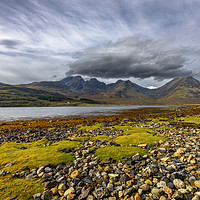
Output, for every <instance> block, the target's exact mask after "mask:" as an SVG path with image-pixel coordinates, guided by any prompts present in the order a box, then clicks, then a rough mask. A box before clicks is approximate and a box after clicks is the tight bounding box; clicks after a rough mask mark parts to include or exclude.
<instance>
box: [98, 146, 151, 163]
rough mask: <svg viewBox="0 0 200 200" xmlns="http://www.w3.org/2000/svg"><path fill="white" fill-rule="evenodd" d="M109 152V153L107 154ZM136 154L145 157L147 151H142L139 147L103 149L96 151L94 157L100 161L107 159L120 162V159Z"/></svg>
mask: <svg viewBox="0 0 200 200" xmlns="http://www.w3.org/2000/svg"><path fill="white" fill-rule="evenodd" d="M108 152H109V153H108ZM136 153H140V155H145V154H147V153H148V150H146V149H142V148H139V147H116V146H110V147H104V148H100V149H97V150H96V152H95V155H96V156H98V157H100V159H101V160H108V158H109V157H111V158H112V159H115V160H117V161H118V160H120V159H121V158H122V157H126V158H128V157H130V156H133V155H135V154H136Z"/></svg>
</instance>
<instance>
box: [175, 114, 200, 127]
mask: <svg viewBox="0 0 200 200" xmlns="http://www.w3.org/2000/svg"><path fill="white" fill-rule="evenodd" d="M175 121H183V122H186V123H196V124H198V125H199V124H200V115H194V116H186V117H181V118H177V119H176V120H175Z"/></svg>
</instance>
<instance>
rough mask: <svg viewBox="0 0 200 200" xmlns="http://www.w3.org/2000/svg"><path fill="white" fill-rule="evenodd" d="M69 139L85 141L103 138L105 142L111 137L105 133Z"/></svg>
mask: <svg viewBox="0 0 200 200" xmlns="http://www.w3.org/2000/svg"><path fill="white" fill-rule="evenodd" d="M69 139H71V140H73V141H86V140H91V141H96V140H100V141H102V140H104V141H105V142H108V141H111V140H112V138H111V137H108V136H106V135H98V136H94V137H92V136H91V137H88V136H86V137H70V138H69Z"/></svg>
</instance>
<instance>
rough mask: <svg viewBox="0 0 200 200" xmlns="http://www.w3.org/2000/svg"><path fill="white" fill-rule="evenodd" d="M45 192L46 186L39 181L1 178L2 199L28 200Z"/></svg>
mask: <svg viewBox="0 0 200 200" xmlns="http://www.w3.org/2000/svg"><path fill="white" fill-rule="evenodd" d="M43 191H44V186H43V185H42V183H41V182H40V181H38V180H25V179H19V178H14V179H12V178H10V177H8V176H6V177H0V196H1V198H0V199H3V200H10V199H23V200H28V199H31V197H32V196H33V195H34V194H36V193H40V192H43Z"/></svg>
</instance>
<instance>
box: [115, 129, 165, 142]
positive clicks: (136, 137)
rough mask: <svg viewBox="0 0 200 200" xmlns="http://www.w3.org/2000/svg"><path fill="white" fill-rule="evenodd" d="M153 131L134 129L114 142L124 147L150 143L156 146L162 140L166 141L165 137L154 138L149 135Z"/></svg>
mask: <svg viewBox="0 0 200 200" xmlns="http://www.w3.org/2000/svg"><path fill="white" fill-rule="evenodd" d="M150 131H152V130H151V129H148V128H139V127H138V128H133V129H132V130H129V131H125V132H124V135H123V136H119V137H117V138H115V139H114V140H113V141H114V142H116V143H117V144H122V145H130V144H132V145H138V144H139V143H148V144H151V145H155V144H156V143H158V142H159V141H160V140H162V141H166V140H167V139H166V138H165V137H159V136H153V135H152V134H150V133H148V132H150Z"/></svg>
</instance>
